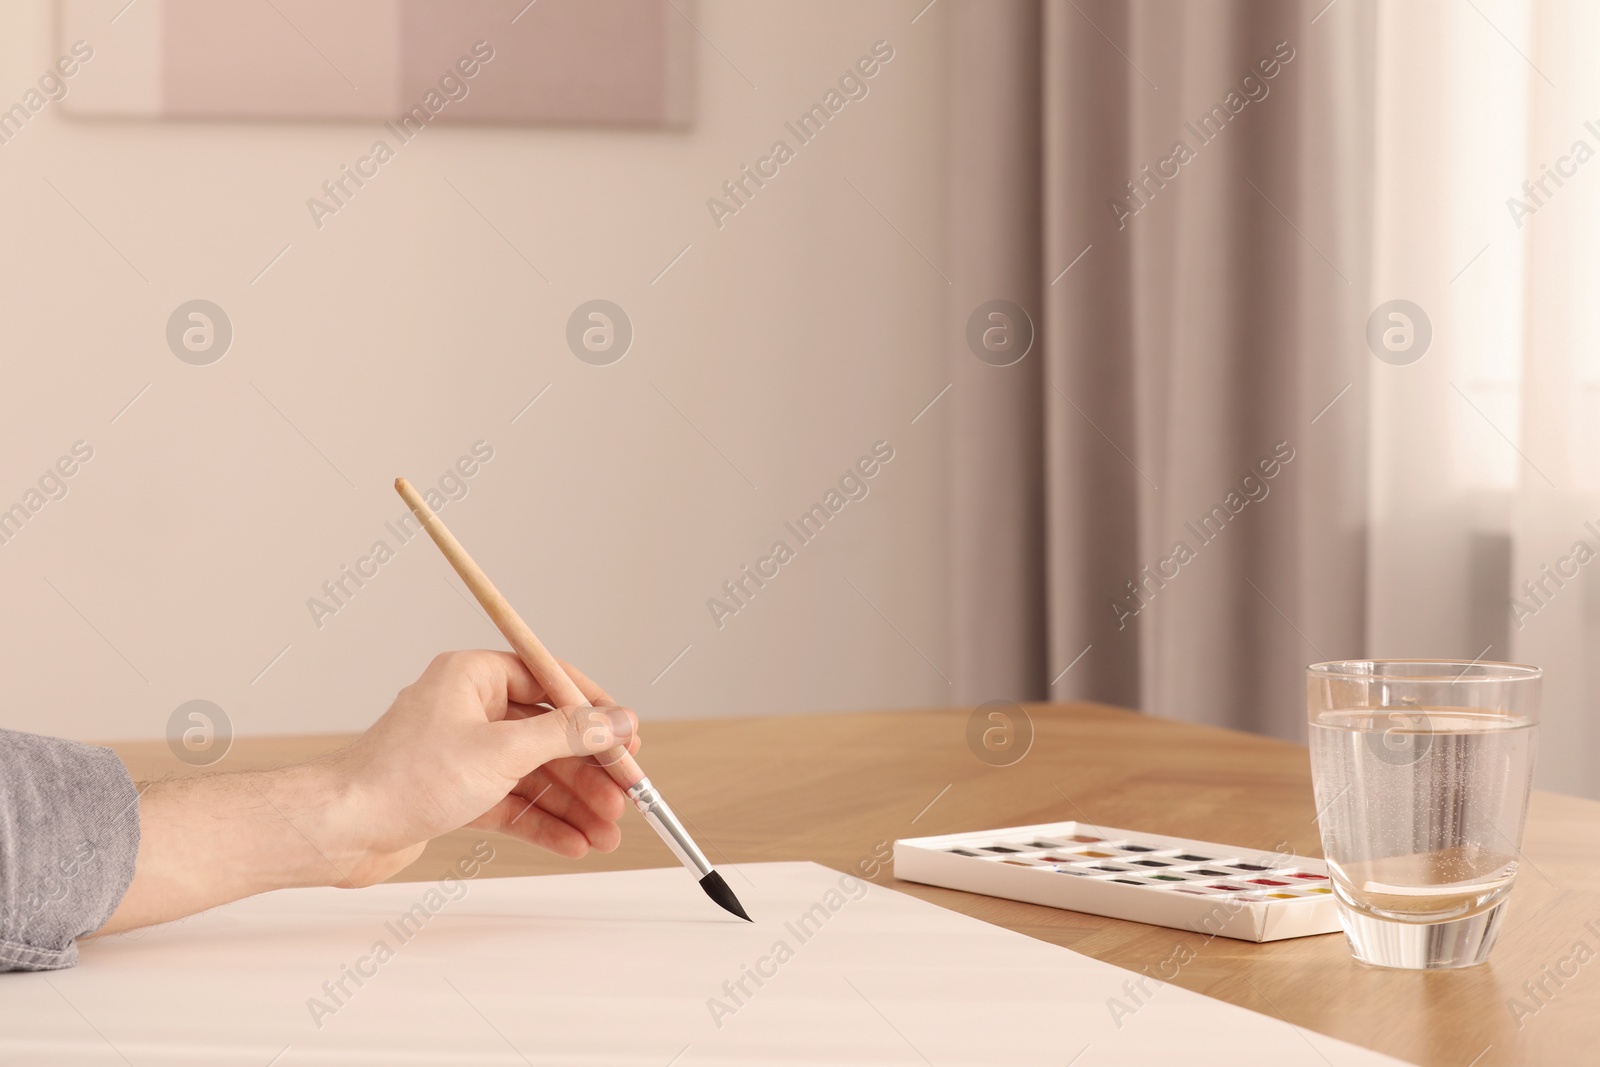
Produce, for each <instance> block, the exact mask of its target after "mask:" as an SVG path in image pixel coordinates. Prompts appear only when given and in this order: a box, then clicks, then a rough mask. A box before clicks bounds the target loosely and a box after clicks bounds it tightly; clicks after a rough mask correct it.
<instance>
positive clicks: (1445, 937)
mask: <svg viewBox="0 0 1600 1067" xmlns="http://www.w3.org/2000/svg"><path fill="white" fill-rule="evenodd" d="M1542 674H1543V672H1542V671H1541V670H1540V669H1539V668H1537V667H1529V666H1526V665H1524V664H1517V663H1478V662H1474V663H1468V662H1466V661H1464V660H1458V661H1451V660H1348V661H1344V662H1339V663H1318V664H1314V665H1312V666H1311V667H1310V668H1309V669H1308V670H1307V672H1306V710H1307V718H1308V720H1309V722H1310V730H1311V777H1312V781H1313V784H1314V785H1315V788H1316V799H1317V813H1318V814H1317V821H1318V823H1319V825H1320V827H1321V830H1322V850H1323V853H1324V855H1325V856H1326V857H1327V861H1328V868H1329V871H1330V873H1331V874H1332V876H1333V889H1334V893H1335V894H1337V897H1338V901H1339V917H1340V921H1341V923H1342V924H1343V926H1344V932H1345V936H1346V937H1347V938H1348V939H1349V941H1350V949H1351V951H1352V952H1354V953H1355V956H1356V958H1357V959H1359V960H1362V961H1364V962H1366V963H1372V964H1376V965H1378V966H1380V967H1405V968H1414V969H1434V968H1445V967H1470V966H1471V965H1473V964H1475V963H1482V962H1483V961H1484V960H1485V959H1487V958H1488V956H1489V950H1490V949H1491V948H1493V947H1494V941H1495V936H1496V934H1497V933H1498V932H1499V929H1500V922H1501V919H1502V918H1503V916H1504V914H1505V907H1506V898H1507V897H1508V896H1509V895H1510V894H1511V885H1512V882H1513V881H1514V880H1515V879H1516V875H1517V860H1518V857H1519V856H1520V855H1521V849H1522V828H1523V823H1524V821H1525V820H1526V817H1527V812H1528V792H1529V789H1530V788H1531V785H1532V779H1533V759H1534V743H1535V734H1536V732H1537V730H1536V727H1537V724H1538V718H1539V682H1540V678H1541V676H1542Z"/></svg>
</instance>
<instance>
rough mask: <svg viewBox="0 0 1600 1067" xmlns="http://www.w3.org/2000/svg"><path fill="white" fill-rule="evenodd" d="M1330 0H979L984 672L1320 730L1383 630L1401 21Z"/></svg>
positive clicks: (975, 546) (979, 569)
mask: <svg viewBox="0 0 1600 1067" xmlns="http://www.w3.org/2000/svg"><path fill="white" fill-rule="evenodd" d="M1315 14H1316V8H1315V7H1312V6H1309V5H1308V6H1300V5H1295V4H1273V5H1261V4H1254V3H1249V2H1248V0H1202V2H1193V0H1188V2H1178V0H1173V2H1160V0H1145V2H1136V3H1123V2H1120V0H1100V2H1096V0H1075V2H1067V0H1061V2H1044V3H1040V2H1037V0H1007V2H1005V3H992V2H981V3H980V2H968V3H962V4H957V5H956V6H955V8H954V9H953V10H952V12H951V14H950V17H949V22H948V25H949V26H950V29H951V36H950V39H949V40H950V48H951V50H952V57H953V61H952V68H953V70H954V72H955V76H954V77H953V78H952V81H951V94H952V99H951V107H950V115H951V136H950V146H951V161H950V174H951V179H950V190H951V206H950V219H951V222H950V225H951V235H952V236H951V240H952V249H953V251H954V252H955V255H954V256H952V259H953V261H954V262H955V264H956V267H955V271H956V275H955V276H954V277H953V278H952V296H953V301H952V303H953V305H954V310H953V313H952V322H951V331H950V333H951V337H952V339H953V341H952V344H953V351H952V352H951V353H950V356H951V359H952V364H953V367H954V372H953V377H954V388H953V389H952V392H951V401H952V403H953V405H954V406H955V408H956V411H957V415H956V419H955V425H956V435H955V438H954V441H953V445H952V448H953V454H954V456H955V460H956V462H955V463H954V465H953V468H952V470H953V475H952V476H953V479H954V484H953V492H952V499H953V501H954V505H953V506H954V515H953V517H952V527H951V530H952V533H951V553H952V560H953V578H954V590H955V598H954V601H955V611H954V613H953V615H954V623H953V626H954V632H953V634H952V642H953V645H954V647H955V648H956V649H957V650H959V652H958V659H957V660H956V664H957V666H956V670H957V674H956V677H955V682H956V684H957V690H958V693H959V695H960V697H961V698H963V699H966V700H972V701H977V700H985V699H992V698H1010V699H1028V698H1039V697H1045V696H1048V697H1050V698H1052V699H1058V700H1072V699H1090V700H1100V701H1106V702H1110V703H1115V704H1121V705H1125V706H1130V707H1138V708H1143V709H1145V710H1148V711H1150V712H1153V713H1156V714H1160V715H1164V716H1169V717H1174V718H1179V719H1186V720H1191V721H1197V722H1207V723H1215V724H1219V725H1227V726H1234V727H1240V728H1245V729H1251V730H1257V731H1263V732H1267V733H1272V734H1277V735H1281V736H1288V737H1302V736H1303V735H1304V726H1303V719H1304V699H1305V698H1304V682H1303V673H1302V672H1303V668H1304V667H1305V665H1306V664H1307V663H1310V662H1314V661H1316V660H1320V659H1326V658H1338V657H1345V656H1352V655H1359V654H1362V652H1363V651H1364V649H1365V641H1364V627H1365V619H1366V595H1367V594H1366V585H1365V582H1364V577H1365V574H1366V552H1367V545H1366V536H1365V535H1366V525H1367V513H1366V509H1367V494H1366V484H1367V469H1366V463H1367V460H1366V457H1367V451H1366V449H1367V423H1368V411H1369V404H1370V389H1369V386H1368V383H1367V381H1366V379H1365V373H1366V370H1367V364H1368V363H1369V362H1371V361H1372V356H1371V355H1370V353H1368V352H1367V349H1366V347H1365V344H1364V340H1363V337H1364V328H1365V327H1364V322H1365V318H1366V310H1365V306H1364V305H1365V303H1366V300H1367V290H1368V282H1369V273H1370V269H1369V264H1370V250H1371V245H1370V242H1371V237H1372V232H1373V227H1372V225H1371V213H1372V208H1371V205H1372V187H1371V146H1372V127H1371V121H1370V120H1371V116H1372V107H1373V102H1372V93H1371V84H1372V62H1373V59H1372V56H1373V51H1372V47H1371V40H1370V38H1371V35H1372V27H1373V17H1372V10H1371V8H1370V6H1368V5H1364V4H1362V3H1360V2H1358V0H1342V2H1341V3H1340V4H1339V5H1338V8H1335V9H1333V10H1331V11H1328V12H1326V13H1325V14H1324V15H1323V16H1322V17H1321V18H1319V19H1317V21H1316V22H1312V18H1313V16H1314V15H1315ZM996 299H1000V300H1006V301H1010V302H1012V303H1014V304H1016V305H1017V306H1019V307H1021V308H1022V309H1024V310H1025V311H1026V312H1027V314H1028V317H1029V318H1030V319H1032V320H1033V326H1034V330H1035V333H1036V340H1035V344H1034V346H1033V349H1032V350H1031V351H1030V352H1028V353H1027V355H1026V356H1025V357H1024V358H1022V359H1021V360H1020V362H1017V363H1014V364H1012V365H1009V366H999V365H994V364H995V362H997V361H990V360H985V359H984V358H982V357H981V356H980V355H979V354H977V353H976V352H975V350H974V348H973V345H972V344H971V334H972V330H971V329H970V319H971V316H972V315H973V313H974V311H976V310H981V308H982V305H983V304H984V303H985V302H986V301H990V300H996Z"/></svg>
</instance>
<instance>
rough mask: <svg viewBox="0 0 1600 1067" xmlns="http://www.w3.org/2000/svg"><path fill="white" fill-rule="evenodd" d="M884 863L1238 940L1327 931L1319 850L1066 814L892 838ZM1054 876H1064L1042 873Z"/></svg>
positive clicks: (930, 877) (946, 881)
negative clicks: (1253, 846) (1266, 847)
mask: <svg viewBox="0 0 1600 1067" xmlns="http://www.w3.org/2000/svg"><path fill="white" fill-rule="evenodd" d="M894 872H895V875H896V876H897V877H900V878H904V879H906V880H907V881H912V882H922V883H925V884H928V885H938V886H945V887H947V888H950V889H960V890H965V891H966V892H969V893H986V894H988V895H990V896H996V897H1007V898H1010V899H1014V900H1024V901H1028V902H1030V903H1034V904H1045V905H1050V906H1054V907H1059V908H1068V909H1071V910H1074V911H1081V912H1087V913H1090V914H1094V915H1106V916H1110V917H1112V918H1117V919H1130V920H1133V921H1135V922H1145V923H1152V924H1154V925H1158V926H1166V927H1171V928H1173V929H1176V930H1187V931H1204V932H1206V933H1207V934H1214V935H1218V936H1222V937H1233V938H1238V939H1240V940H1244V941H1276V940H1279V939H1282V938H1288V937H1303V936H1305V935H1308V934H1325V933H1333V932H1335V931H1337V930H1338V929H1339V916H1338V912H1337V908H1338V901H1337V900H1336V899H1335V897H1334V895H1333V893H1332V890H1331V889H1329V887H1328V875H1327V866H1326V864H1324V863H1323V861H1321V860H1319V859H1314V858H1312V857H1308V856H1285V855H1268V854H1266V853H1260V852H1254V851H1252V850H1250V849H1246V848H1238V847H1236V846H1232V845H1225V844H1220V843H1218V842H1215V841H1196V840H1189V839H1184V838H1174V837H1164V836H1162V835H1160V834H1148V833H1140V832H1138V831H1133V830H1119V829H1114V828H1112V827H1101V826H1093V827H1091V826H1089V825H1087V824H1081V823H1076V822H1061V823H1044V824H1040V825H1036V826H1013V827H1009V828H1005V829H999V830H986V831H977V832H971V833H962V834H947V835H943V836H940V837H924V838H913V839H909V840H903V841H896V842H895V846H894ZM1061 874H1069V875H1072V877H1070V878H1057V877H1051V876H1053V875H1061Z"/></svg>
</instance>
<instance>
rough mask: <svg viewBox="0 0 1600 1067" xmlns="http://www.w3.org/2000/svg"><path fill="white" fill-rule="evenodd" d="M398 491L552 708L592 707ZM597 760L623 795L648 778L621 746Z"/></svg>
mask: <svg viewBox="0 0 1600 1067" xmlns="http://www.w3.org/2000/svg"><path fill="white" fill-rule="evenodd" d="M394 488H395V492H397V493H399V494H400V498H401V499H402V500H404V501H405V502H406V505H407V506H408V507H410V508H411V511H412V514H414V515H416V517H417V520H418V521H419V522H421V523H422V528H423V529H424V530H427V531H428V536H429V537H431V538H433V543H434V544H436V545H438V546H439V551H440V552H443V553H444V558H445V559H446V560H448V561H449V562H450V566H452V567H454V568H455V569H456V573H457V574H459V575H461V580H462V581H463V582H466V583H467V588H468V589H470V590H472V595H473V596H475V597H477V598H478V603H480V604H482V605H483V610H484V611H486V612H488V613H489V618H490V619H492V620H493V621H494V624H495V626H496V627H497V628H498V629H499V631H500V632H501V633H502V634H504V635H505V638H506V640H507V641H509V642H511V648H512V650H513V651H515V652H516V654H517V656H518V657H519V658H520V659H521V660H522V662H523V663H524V664H526V665H527V668H528V670H529V671H531V672H532V673H533V676H534V677H535V678H537V679H538V680H539V684H540V685H542V686H544V691H545V694H546V696H548V697H549V699H550V703H551V704H554V705H555V706H556V707H558V708H567V707H573V706H575V705H576V706H581V707H589V706H590V704H589V699H588V698H587V697H585V696H584V695H583V690H581V689H579V688H578V687H577V686H576V685H574V684H573V681H572V679H571V678H569V677H567V672H566V671H564V670H562V669H561V664H560V663H558V662H556V658H555V657H554V656H552V655H551V654H550V651H549V649H547V648H545V647H544V645H543V644H542V643H541V642H540V641H539V638H538V637H537V636H536V635H535V634H534V632H533V631H532V630H530V629H529V628H528V624H527V623H525V622H523V621H522V617H521V616H519V615H518V614H517V613H516V611H515V609H513V608H512V607H511V604H510V602H509V601H507V600H506V598H505V597H503V596H501V595H500V590H498V589H496V588H495V587H494V583H493V582H491V581H489V576H488V575H487V574H484V573H483V568H481V567H479V566H478V565H477V564H476V563H474V562H473V560H472V557H471V556H469V555H467V550H466V549H464V548H462V547H461V542H460V541H457V540H456V539H455V535H454V534H452V533H451V532H450V531H449V530H448V529H447V528H446V527H445V524H444V523H443V522H442V521H440V519H439V516H438V515H435V514H434V512H433V509H432V508H430V507H429V506H428V502H427V501H426V500H423V499H422V497H421V496H420V495H418V493H417V491H416V490H415V489H413V488H412V487H411V483H410V482H408V481H406V480H405V479H404V478H396V479H395V480H394ZM596 758H597V759H598V760H599V761H600V763H601V765H603V766H604V767H605V769H606V772H607V773H609V774H610V775H611V777H612V779H613V780H614V781H615V782H616V783H617V784H618V785H620V786H622V787H623V788H624V789H627V788H629V787H631V786H632V785H634V784H635V783H636V782H638V781H639V780H640V779H641V778H643V777H644V771H642V770H640V769H639V764H638V763H637V762H636V761H635V760H634V758H633V757H632V756H630V755H629V754H628V750H627V748H625V747H624V746H622V745H618V746H617V747H615V748H612V749H608V750H607V751H605V752H602V753H600V754H599V755H598V756H597V757H596Z"/></svg>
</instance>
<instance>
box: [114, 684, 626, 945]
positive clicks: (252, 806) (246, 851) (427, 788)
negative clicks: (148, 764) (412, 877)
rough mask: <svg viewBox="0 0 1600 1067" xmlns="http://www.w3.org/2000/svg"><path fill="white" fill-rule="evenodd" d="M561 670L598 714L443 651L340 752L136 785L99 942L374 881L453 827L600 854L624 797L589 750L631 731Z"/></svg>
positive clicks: (614, 833) (597, 692)
mask: <svg viewBox="0 0 1600 1067" xmlns="http://www.w3.org/2000/svg"><path fill="white" fill-rule="evenodd" d="M562 666H563V667H564V668H565V670H566V671H567V673H568V674H569V675H570V676H571V678H572V680H573V681H574V682H575V683H577V685H578V688H579V689H581V690H582V691H583V694H584V695H585V696H586V697H588V699H589V700H590V701H591V702H592V703H593V704H594V705H595V706H594V707H565V708H557V709H554V710H551V709H550V708H547V707H540V706H539V705H540V704H541V702H543V701H544V699H545V692H544V689H543V687H541V686H540V685H539V683H538V682H537V681H536V680H535V679H534V677H533V675H532V674H531V673H529V671H528V669H527V668H526V667H525V666H523V664H522V662H521V661H520V660H519V659H517V658H516V657H515V656H513V655H512V654H511V653H509V652H447V653H445V654H444V655H441V656H439V657H437V658H436V659H434V661H433V662H432V663H430V664H429V665H428V669H427V670H425V671H423V673H422V676H421V677H420V678H418V679H417V680H416V681H415V682H414V683H412V684H411V685H409V686H407V687H406V688H404V689H402V690H401V691H400V694H399V695H398V696H397V697H396V698H395V700H394V704H393V705H392V706H391V707H390V708H389V710H388V711H387V712H386V713H385V714H384V715H383V716H382V717H381V718H380V719H379V720H378V721H377V722H375V723H373V725H372V726H371V727H370V728H369V729H368V730H367V731H366V732H365V733H363V734H362V735H361V736H360V737H358V738H357V739H356V740H355V741H353V742H352V743H351V744H349V745H347V746H345V747H344V748H342V749H340V750H338V751H337V752H333V753H330V754H328V755H326V756H322V757H320V758H318V759H314V760H312V761H310V762H308V763H301V764H295V765H293V766H289V767H282V768H279V769H277V770H271V771H242V772H237V773H233V774H210V775H200V776H196V777H192V778H177V779H172V780H168V781H161V782H156V783H153V784H151V785H149V786H147V787H146V788H145V789H144V790H143V791H142V793H141V796H140V802H139V855H138V860H137V863H136V867H135V870H134V876H133V882H132V884H130V885H129V886H128V890H127V892H126V893H124V894H123V897H122V901H121V903H119V904H118V906H117V909H116V911H115V912H114V913H113V914H112V916H111V918H110V919H109V920H108V921H107V922H106V924H105V925H104V926H102V927H101V928H100V930H99V931H97V933H100V934H107V933H115V932H117V931H119V930H128V929H132V928H134V927H139V926H148V925H151V924H153V923H158V922H168V921H171V920H173V919H179V918H182V917H183V916H185V915H192V914H193V913H195V912H197V911H202V910H204V909H206V908H212V907H216V906H217V905H218V904H225V903H227V902H228V901H230V900H238V899H239V898H240V897H246V896H250V895H252V894H254V893H262V892H266V891H267V890H269V889H283V888H288V887H291V886H313V885H337V886H344V887H354V886H365V885H371V884H373V883H375V882H381V881H383V880H384V879H385V878H388V877H390V876H391V875H393V874H395V873H397V872H398V871H400V870H401V869H402V868H403V867H405V866H406V865H407V864H409V863H411V862H412V861H413V860H415V859H416V858H417V857H418V856H420V855H421V854H422V850H423V848H424V847H426V845H427V843H428V841H429V840H430V839H432V838H434V837H437V836H438V835H439V834H442V833H445V832H447V831H450V830H455V829H458V828H459V827H462V826H472V827H476V828H478V829H483V830H495V831H499V832H500V833H504V834H509V835H510V836H512V837H518V838H521V839H522V840H524V841H529V842H532V843H533V844H535V845H539V846H540V847H542V848H546V849H549V850H550V851H551V852H555V853H557V854H559V855H562V856H570V857H577V856H582V855H583V854H584V853H586V852H588V851H589V850H590V849H591V848H597V849H600V850H601V851H603V852H609V851H611V850H612V849H614V848H616V847H617V844H618V842H619V841H620V840H621V833H620V831H619V830H618V829H617V820H618V819H619V818H621V817H622V813H623V812H624V811H625V810H626V809H627V806H628V805H627V798H626V795H625V794H624V792H623V790H622V789H621V788H620V787H619V786H618V785H617V784H616V783H615V782H613V781H612V780H611V778H610V776H609V775H607V774H606V772H605V769H604V768H602V767H601V766H599V765H598V764H597V763H595V762H594V759H593V754H595V753H600V752H605V751H606V750H608V749H610V748H612V747H614V746H616V745H618V744H624V743H625V744H626V746H627V750H628V751H629V752H630V753H631V752H635V751H637V750H638V748H639V739H638V736H637V732H636V728H637V723H636V720H635V719H634V716H633V713H632V712H631V711H628V710H627V709H626V708H619V707H616V706H615V704H614V703H613V701H612V700H611V698H610V696H609V695H607V693H606V692H605V690H603V689H601V688H600V687H599V686H598V685H595V684H594V683H593V682H592V681H590V680H589V679H588V678H586V677H584V675H583V674H582V672H580V671H578V670H576V669H575V668H573V667H571V666H570V665H567V664H563V665H562Z"/></svg>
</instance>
